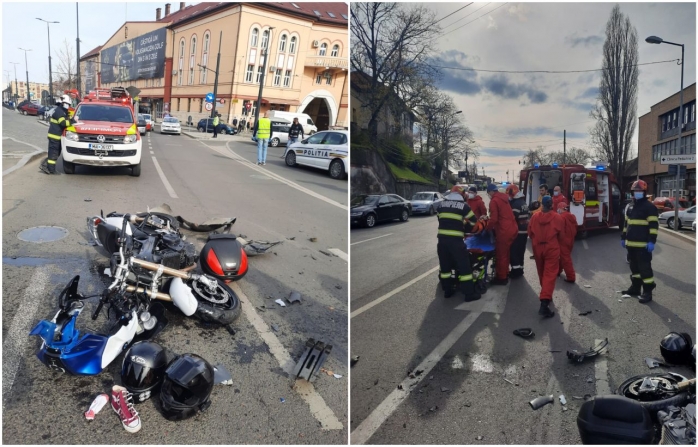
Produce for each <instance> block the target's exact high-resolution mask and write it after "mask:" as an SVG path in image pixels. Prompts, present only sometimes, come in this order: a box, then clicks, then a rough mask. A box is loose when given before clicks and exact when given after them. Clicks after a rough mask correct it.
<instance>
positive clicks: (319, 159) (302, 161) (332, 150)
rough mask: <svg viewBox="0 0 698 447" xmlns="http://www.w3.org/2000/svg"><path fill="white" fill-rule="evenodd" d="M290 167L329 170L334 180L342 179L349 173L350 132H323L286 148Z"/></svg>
mask: <svg viewBox="0 0 698 447" xmlns="http://www.w3.org/2000/svg"><path fill="white" fill-rule="evenodd" d="M284 159H285V160H286V165H288V166H297V165H303V166H310V167H313V168H320V169H325V170H328V171H329V173H330V177H332V178H333V179H342V178H344V177H345V176H346V173H347V172H348V171H349V132H348V131H346V130H323V131H322V132H318V133H316V134H313V135H311V136H310V137H308V138H306V139H305V140H303V141H300V142H298V143H295V144H292V145H291V146H289V147H287V148H286V151H285V152H284Z"/></svg>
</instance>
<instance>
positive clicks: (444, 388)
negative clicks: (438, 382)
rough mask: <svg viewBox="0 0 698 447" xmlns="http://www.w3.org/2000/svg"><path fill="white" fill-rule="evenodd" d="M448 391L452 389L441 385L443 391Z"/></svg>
mask: <svg viewBox="0 0 698 447" xmlns="http://www.w3.org/2000/svg"><path fill="white" fill-rule="evenodd" d="M447 391H451V390H450V389H449V388H446V387H445V386H442V387H441V392H442V393H445V392H447Z"/></svg>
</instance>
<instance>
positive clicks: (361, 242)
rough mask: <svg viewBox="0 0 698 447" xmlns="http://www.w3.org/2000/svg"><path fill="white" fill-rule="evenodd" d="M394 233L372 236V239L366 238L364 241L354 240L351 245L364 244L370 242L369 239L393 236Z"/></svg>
mask: <svg viewBox="0 0 698 447" xmlns="http://www.w3.org/2000/svg"><path fill="white" fill-rule="evenodd" d="M392 234H393V233H388V234H384V235H383V236H376V237H372V238H371V239H366V240H364V241H359V242H354V243H352V244H351V245H356V244H363V243H364V242H368V241H375V240H376V239H380V238H382V237H386V236H392Z"/></svg>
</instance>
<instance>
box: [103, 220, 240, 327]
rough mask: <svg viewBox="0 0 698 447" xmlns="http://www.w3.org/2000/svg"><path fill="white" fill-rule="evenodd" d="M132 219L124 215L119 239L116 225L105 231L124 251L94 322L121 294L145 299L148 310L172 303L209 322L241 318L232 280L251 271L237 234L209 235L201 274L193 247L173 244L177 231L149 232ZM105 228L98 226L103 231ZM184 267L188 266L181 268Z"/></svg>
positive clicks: (112, 268) (118, 256)
mask: <svg viewBox="0 0 698 447" xmlns="http://www.w3.org/2000/svg"><path fill="white" fill-rule="evenodd" d="M132 220H133V219H132V216H131V215H130V214H125V215H124V216H123V217H122V226H121V231H120V233H119V235H118V236H114V233H113V229H111V228H108V227H110V226H112V225H110V224H106V223H104V227H102V228H105V229H106V230H108V231H105V232H103V235H105V236H106V238H105V239H104V241H109V240H114V241H115V243H116V245H117V246H118V249H119V251H118V253H117V254H116V255H115V256H112V262H111V266H110V276H111V277H112V278H114V280H113V282H112V284H111V285H110V286H109V287H108V288H107V290H106V291H105V293H103V294H102V298H101V299H100V303H99V305H98V306H97V309H96V310H95V312H94V313H93V315H92V318H93V319H96V318H97V317H98V315H99V312H100V311H101V309H102V307H103V306H104V305H105V304H108V303H110V302H111V301H112V297H113V296H115V295H116V296H118V295H120V294H136V295H138V296H140V297H142V298H143V299H144V300H145V301H146V308H147V304H149V303H150V302H152V301H153V300H161V301H166V302H170V303H172V304H173V305H174V306H175V307H176V308H178V309H179V310H180V311H181V312H182V313H183V314H184V315H186V316H189V317H191V316H194V317H196V318H198V319H199V320H201V321H204V322H207V323H217V324H222V325H227V324H230V323H232V322H233V321H235V320H236V319H237V318H238V317H239V316H240V310H241V308H240V300H239V298H238V297H237V295H236V294H235V292H233V291H232V290H231V289H230V287H228V286H227V285H226V281H230V280H237V279H240V278H242V276H244V275H245V273H246V272H247V257H246V255H245V253H244V251H243V250H242V247H241V246H240V243H239V242H238V241H237V240H236V238H235V236H233V235H226V234H221V235H211V236H209V240H208V241H207V243H206V245H205V246H204V250H202V252H201V255H200V260H201V263H202V266H201V267H202V270H204V274H197V273H193V268H194V267H195V263H194V262H193V261H192V256H190V253H192V252H191V248H193V247H186V248H184V249H181V250H179V251H176V250H173V249H172V245H171V243H170V242H167V238H168V237H169V236H172V235H173V234H172V232H170V231H169V230H168V231H166V232H164V233H163V232H157V231H156V232H154V233H153V234H147V233H143V232H141V231H140V230H139V229H137V228H135V229H134V228H132V227H131V221H132ZM102 224H103V223H99V224H98V231H99V228H100V225H102ZM129 233H130V234H129ZM172 240H173V239H172ZM175 242H176V241H175ZM178 243H180V244H183V241H179V242H178ZM168 244H169V245H168ZM186 244H188V243H186ZM188 245H191V244H188ZM163 246H165V247H166V249H165V250H163V249H162V247H163ZM194 253H195V252H194ZM148 259H150V260H148ZM153 261H155V262H153ZM166 264H169V265H166ZM182 265H186V267H184V268H180V267H181V266H182ZM146 310H147V309H146Z"/></svg>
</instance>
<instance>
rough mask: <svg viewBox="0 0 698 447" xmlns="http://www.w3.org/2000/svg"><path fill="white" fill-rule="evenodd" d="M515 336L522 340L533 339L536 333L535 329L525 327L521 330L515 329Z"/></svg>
mask: <svg viewBox="0 0 698 447" xmlns="http://www.w3.org/2000/svg"><path fill="white" fill-rule="evenodd" d="M514 335H518V336H519V337H522V338H531V337H535V336H536V333H535V332H533V329H531V328H530V327H525V328H521V329H514Z"/></svg>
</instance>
